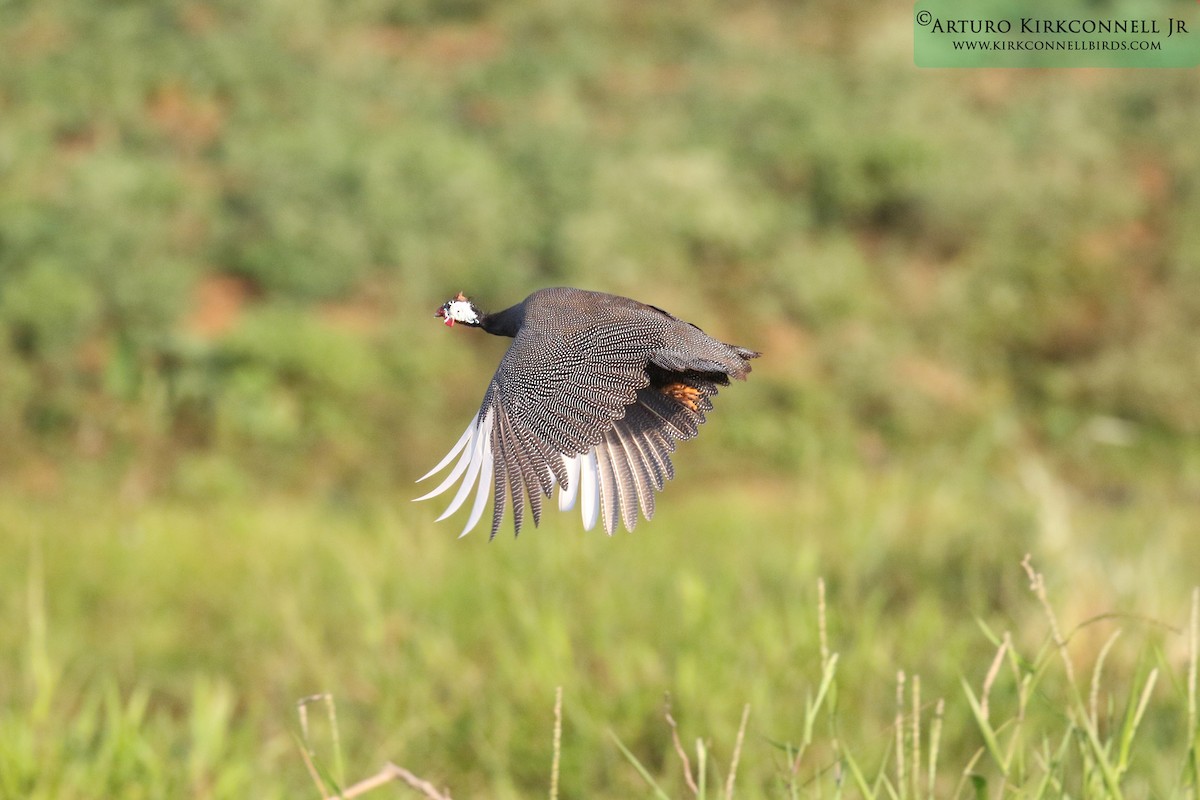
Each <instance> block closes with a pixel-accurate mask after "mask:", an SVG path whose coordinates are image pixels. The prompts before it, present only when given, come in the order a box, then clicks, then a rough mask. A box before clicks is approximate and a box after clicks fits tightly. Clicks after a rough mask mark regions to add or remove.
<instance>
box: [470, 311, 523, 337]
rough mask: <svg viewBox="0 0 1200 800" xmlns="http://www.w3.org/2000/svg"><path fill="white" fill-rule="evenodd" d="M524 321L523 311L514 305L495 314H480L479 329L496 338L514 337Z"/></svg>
mask: <svg viewBox="0 0 1200 800" xmlns="http://www.w3.org/2000/svg"><path fill="white" fill-rule="evenodd" d="M524 320H525V309H524V308H523V307H522V306H519V305H516V306H513V307H512V308H506V309H504V310H503V311H497V312H496V313H495V314H481V315H480V319H479V327H481V328H483V329H484V330H485V331H487V332H488V333H491V334H495V335H496V336H509V337H512V336H516V335H517V331H518V330H520V329H521V323H522V322H524Z"/></svg>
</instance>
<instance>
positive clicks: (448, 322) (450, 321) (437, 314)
mask: <svg viewBox="0 0 1200 800" xmlns="http://www.w3.org/2000/svg"><path fill="white" fill-rule="evenodd" d="M433 315H434V316H435V317H438V318H440V319H444V320H446V321H445V322H444V323H443V324H444V325H446V326H447V327H450V328H453V327H454V319H453V318H451V317H448V316H446V307H445V306H442V307H441V308H439V309H438V310H437V311H435V312H433Z"/></svg>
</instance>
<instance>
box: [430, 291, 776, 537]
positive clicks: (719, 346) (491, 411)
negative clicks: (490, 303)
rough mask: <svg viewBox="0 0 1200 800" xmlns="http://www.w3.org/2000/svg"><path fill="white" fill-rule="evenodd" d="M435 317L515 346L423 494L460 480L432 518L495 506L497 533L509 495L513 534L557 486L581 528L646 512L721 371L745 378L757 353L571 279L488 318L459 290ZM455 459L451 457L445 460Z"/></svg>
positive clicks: (631, 520)
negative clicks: (467, 507)
mask: <svg viewBox="0 0 1200 800" xmlns="http://www.w3.org/2000/svg"><path fill="white" fill-rule="evenodd" d="M437 316H439V317H441V318H442V319H443V320H444V321H445V324H446V325H453V324H454V323H455V322H458V323H460V324H463V325H468V326H470V327H479V328H483V329H484V330H485V331H488V332H489V333H493V334H496V335H500V336H511V337H513V343H512V344H511V345H510V346H509V348H508V352H506V353H505V355H504V357H503V358H502V359H501V361H500V366H499V368H497V370H496V374H495V376H493V378H492V382H491V384H490V385H489V386H488V388H487V391H486V393H485V394H484V398H483V404H482V405H481V406H480V409H479V413H478V414H477V415H476V417H475V419H474V420H473V421H472V422H471V424H470V425H469V426H468V427H467V430H466V431H464V432H463V434H462V436H461V437H460V438H459V440H458V443H457V444H456V445H455V446H454V447H453V448H451V450H450V452H449V453H447V454H446V456H445V458H443V459H442V461H441V462H440V463H439V464H438V465H437V466H436V467H434V468H433V469H432V470H430V472H429V473H428V474H426V475H425V476H424V477H423V478H421V480H425V479H426V478H429V477H431V476H432V475H435V474H437V473H438V472H441V471H442V470H443V469H445V468H446V467H448V466H449V465H450V464H451V462H454V466H453V468H451V470H450V472H449V474H448V475H447V476H446V477H445V479H443V481H442V482H441V483H440V484H439V485H438V486H437V487H436V488H435V489H433V491H431V492H429V493H428V494H426V495H424V496H423V497H420V498H417V499H418V500H425V499H427V498H430V497H435V496H437V495H439V494H442V493H443V492H446V491H448V490H449V489H450V488H451V487H452V486H454V485H455V483H458V490H457V492H456V493H455V495H454V498H453V499H452V500H451V502H450V505H449V507H448V508H447V509H446V511H445V513H443V514H442V516H441V517H439V520H441V519H445V518H446V517H448V516H449V515H451V514H453V513H454V512H455V511H457V510H458V509H459V508H461V507H462V505H463V504H464V503H465V502H466V501H467V499H468V497H469V496H470V494H471V492H472V490H474V491H475V500H474V502H473V504H472V506H471V513H470V516H469V517H468V519H467V524H466V527H465V528H464V529H463V532H462V535H466V533H467V532H469V531H470V530H471V529H472V528H473V527H475V525H476V524H477V523H478V522H479V520H480V518H481V517H482V515H483V513H484V511H485V509H486V507H487V503H488V500H489V499H490V500H491V503H492V532H491V535H492V536H495V535H496V531H497V530H498V529H499V527H500V521H501V519H502V518H503V516H504V509H505V507H506V505H508V504H509V502H510V501H511V505H512V509H513V523H514V527H515V529H516V532H517V533H520V531H521V526H522V525H523V523H524V520H525V510H526V504H528V508H529V511H530V513H531V514H532V516H533V522H534V525H537V524H538V522H539V521H540V520H541V514H542V501H543V498H549V497H550V496H551V494H552V493H553V491H554V487H555V486H557V487H559V495H558V506H559V508H560V509H561V510H569V509H571V508H573V507H574V506H575V504H576V502H578V503H579V505H580V511H581V513H582V516H583V524H584V527H585V528H587V529H589V530H590V529H591V528H592V527H593V526H594V525H595V524H596V522H597V519H599V518H603V521H604V529H605V530H606V531H607V532H608V533H609V534H610V535H611V534H612V533H613V531H614V530H616V526H617V522H618V520H620V521H621V522H623V523H624V525H625V527H626V528H627V529H628V530H633V528H634V526H635V525H636V524H637V519H638V511H639V509H640V510H641V513H642V514H643V515H644V516H645V517H646V519H650V518H651V517H652V516H653V515H654V494H655V492H658V491H661V490H662V488H663V485H664V484H665V483H666V481H668V480H670V479H671V478H673V477H674V475H675V471H674V467H673V466H672V464H671V453H672V452H673V451H674V450H675V446H676V442H678V441H682V440H684V439H691V438H692V437H694V436H695V435H696V434H697V432H698V427H699V425H701V424H702V423H703V422H704V419H705V413H706V412H708V411H711V410H712V400H711V398H712V397H713V395H715V394H716V393H717V387H718V386H719V385H727V384H728V383H729V379H730V378H731V377H733V378H738V379H744V378H745V377H746V375H747V374H748V373H749V372H750V364H749V359H752V358H755V357H757V356H758V353H756V352H754V351H752V350H747V349H746V348H743V347H737V346H735V345H729V344H725V343H723V342H720V341H717V340H716V339H713V338H712V337H710V336H708V335H707V334H705V333H704V332H703V331H701V330H700V329H699V328H697V327H696V326H695V325H692V324H690V323H688V322H684V321H683V320H680V319H677V318H676V317H673V316H671V315H670V314H668V313H667V312H665V311H663V310H662V309H660V308H656V307H654V306H650V305H646V304H644V303H639V302H637V301H636V300H630V299H628V298H625V297H618V296H616V295H611V294H604V293H602V292H589V291H583V290H581V289H569V288H554V289H542V290H539V291H537V292H534V293H533V294H531V295H530V296H529V297H527V298H525V300H524V301H523V302H521V303H519V304H517V305H515V306H513V307H511V308H508V309H505V310H504V311H499V312H496V313H494V314H487V313H484V312H482V311H480V310H479V309H478V308H476V307H475V305H474V304H473V303H472V302H471V301H470V300H468V299H467V298H466V297H464V296H463V295H462V294H461V293H459V295H458V296H457V297H455V298H453V299H451V300H448V301H447V302H446V303H445V304H444V305H443V306H442V307H441V308H440V309H438V312H437ZM456 458H457V461H455V459H456Z"/></svg>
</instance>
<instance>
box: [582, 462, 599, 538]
mask: <svg viewBox="0 0 1200 800" xmlns="http://www.w3.org/2000/svg"><path fill="white" fill-rule="evenodd" d="M598 469H599V468H598V466H597V464H596V448H595V447H593V448H592V449H591V450H588V451H587V453H585V454H584V455H582V456H580V462H579V507H580V512H581V514H582V515H583V529H584V530H588V531H590V530H591V529H592V528H594V527H596V516H597V512H598V511H599V510H600V482H599V481H598V480H597V479H596V472H597V471H598Z"/></svg>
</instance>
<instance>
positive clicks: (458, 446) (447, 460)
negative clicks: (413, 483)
mask: <svg viewBox="0 0 1200 800" xmlns="http://www.w3.org/2000/svg"><path fill="white" fill-rule="evenodd" d="M478 423H479V416H478V415H476V416H475V419H474V420H472V421H471V424H470V425H468V426H467V429H466V430H465V431H463V435H462V436H460V437H458V441H457V442H456V443H455V445H454V447H451V448H450V452H449V453H446V455H445V456H443V458H442V460H441V461H439V462H438V465H437V466H436V467H434V468H433V469H431V470H429V472H426V473H425V474H424V475H422V476H421V477H419V478H417V483H420V482H421V481H423V480H425V479H426V478H428V477H431V476H433V475H436V474H438V473H439V472H441V471H442V470H443V469H445V468H446V465H447V464H449V463H450V460H451V459H452V458H454V456H455V455H456V454H457V453H458V451H459V450H462V449H463V446H465V445H466V443H467V439H470V438H471V433H472V432H473V431H474V430H475V426H476V425H477V424H478Z"/></svg>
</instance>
